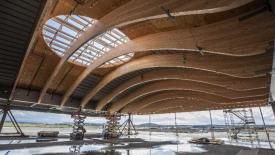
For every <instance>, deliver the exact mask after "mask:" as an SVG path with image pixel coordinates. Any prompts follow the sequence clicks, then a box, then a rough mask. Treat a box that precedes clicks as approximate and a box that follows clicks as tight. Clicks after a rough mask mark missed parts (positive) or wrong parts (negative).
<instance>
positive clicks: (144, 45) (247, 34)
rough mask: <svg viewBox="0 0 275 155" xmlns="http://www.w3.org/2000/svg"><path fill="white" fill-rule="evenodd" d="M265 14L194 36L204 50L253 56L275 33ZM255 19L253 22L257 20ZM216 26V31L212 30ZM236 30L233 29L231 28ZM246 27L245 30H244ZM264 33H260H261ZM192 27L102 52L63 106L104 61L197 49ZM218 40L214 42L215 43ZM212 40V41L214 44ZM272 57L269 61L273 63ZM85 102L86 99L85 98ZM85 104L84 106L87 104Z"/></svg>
mask: <svg viewBox="0 0 275 155" xmlns="http://www.w3.org/2000/svg"><path fill="white" fill-rule="evenodd" d="M261 16H266V15H265V14H263V15H262V14H261V15H260V16H257V18H256V17H254V18H253V19H252V20H253V21H254V22H256V23H261V24H259V25H258V24H254V25H253V24H251V23H250V22H245V23H240V22H238V21H237V20H236V19H232V20H228V21H226V22H228V23H230V24H228V25H226V26H225V22H223V23H217V24H212V25H209V26H205V27H200V28H197V29H196V31H194V32H193V33H194V34H193V36H194V37H195V38H200V39H198V43H199V44H200V46H202V47H203V48H204V53H205V54H207V50H208V52H209V51H219V52H218V53H220V54H222V53H223V54H225V53H227V54H231V55H232V54H233V55H234V54H235V55H242V56H244V55H251V54H257V53H258V54H259V53H263V52H265V51H264V49H265V47H266V46H267V44H268V42H269V41H270V40H272V39H273V36H274V34H275V30H274V22H273V21H272V19H271V18H272V16H271V15H267V16H270V19H269V18H264V17H261ZM254 22H252V23H254ZM213 28H214V29H215V31H213ZM232 29H234V31H232ZM258 29H264V30H265V32H262V33H261V34H259V33H255V31H257V30H258ZM244 30H245V31H244ZM235 35H237V36H239V37H238V39H232V36H235ZM259 35H261V36H259ZM191 36H192V35H191V34H190V31H189V30H175V31H169V32H162V33H157V34H153V35H148V36H144V37H141V38H137V39H135V40H132V41H129V42H128V43H126V44H123V45H121V46H118V47H117V48H115V49H114V50H112V51H110V52H109V53H107V54H105V55H103V56H102V57H100V58H99V59H97V60H96V61H94V62H93V63H92V64H91V65H90V66H88V67H87V68H86V69H85V70H84V71H83V72H82V73H81V75H80V76H79V77H78V78H77V79H76V81H75V82H74V83H72V85H71V86H70V88H69V89H68V90H67V91H66V92H65V94H64V96H63V99H62V102H61V105H64V104H65V103H66V101H67V100H68V98H69V97H70V95H71V94H72V93H73V91H74V90H75V89H76V88H77V86H78V85H79V84H80V83H81V82H82V81H83V80H84V79H85V78H86V77H87V76H88V75H89V74H90V73H91V72H92V71H93V70H94V69H96V68H97V67H99V66H101V65H102V64H104V63H105V62H107V61H109V60H111V59H113V58H115V57H118V56H120V55H124V54H127V53H131V52H133V53H136V52H142V51H148V50H153V49H158V50H160V49H174V50H175V49H176V50H193V51H198V50H197V46H196V44H195V43H194V41H193V37H191ZM213 40H215V44H213ZM211 42H212V43H211ZM271 61H272V60H270V62H271ZM85 102H86V101H85ZM85 104H86V103H83V104H82V105H85Z"/></svg>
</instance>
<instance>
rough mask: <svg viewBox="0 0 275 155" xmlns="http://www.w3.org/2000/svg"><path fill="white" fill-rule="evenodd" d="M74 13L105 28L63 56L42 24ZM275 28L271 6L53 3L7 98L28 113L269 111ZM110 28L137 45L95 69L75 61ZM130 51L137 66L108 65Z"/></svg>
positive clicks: (159, 0)
mask: <svg viewBox="0 0 275 155" xmlns="http://www.w3.org/2000/svg"><path fill="white" fill-rule="evenodd" d="M78 2H82V1H81V0H80V1H78ZM41 12H42V11H41ZM70 14H75V15H82V16H87V17H90V18H92V19H95V20H97V22H96V23H95V24H94V25H93V26H91V27H89V28H88V29H87V30H86V31H84V32H83V33H82V35H80V36H79V37H78V38H77V39H76V40H75V41H74V42H73V43H72V44H71V45H70V48H68V49H67V50H66V51H65V55H64V56H63V57H60V56H58V55H57V54H55V53H54V52H53V51H52V50H51V49H50V48H49V46H48V45H47V44H46V42H45V41H44V38H43V33H42V31H43V24H44V23H46V22H47V21H48V20H49V19H50V18H53V17H56V16H58V15H70ZM14 25H16V24H14ZM274 27H275V20H274V16H273V14H272V11H271V10H270V5H269V3H267V2H266V1H265V0H211V1H201V0H169V1H167V0H139V1H129V0H95V1H83V3H77V1H75V0H59V1H47V2H46V3H45V4H44V5H43V12H42V13H41V14H40V18H39V22H38V23H37V24H36V29H35V32H34V33H33V36H32V40H33V41H32V42H30V43H29V48H28V49H29V52H27V53H26V54H25V60H24V61H23V63H22V65H21V72H20V73H19V74H18V77H17V81H16V83H15V84H14V85H15V87H14V89H13V90H14V93H12V94H11V95H10V96H9V98H10V99H11V100H12V101H14V104H18V105H22V106H27V107H43V106H44V107H45V108H60V107H71V108H76V109H77V108H79V107H83V108H85V109H91V110H98V111H102V110H104V111H111V112H124V113H135V114H147V113H166V112H182V111H198V110H207V109H226V108H237V107H251V106H261V105H266V104H268V96H269V91H270V89H269V87H270V74H269V73H270V71H271V69H272V60H273V50H274V49H273V40H274V34H275V28H274ZM111 28H118V29H119V30H121V31H122V32H123V33H124V34H125V35H127V36H128V37H129V39H130V41H128V42H127V43H125V44H122V45H119V46H117V47H115V48H114V49H112V50H111V51H110V52H108V53H106V54H105V55H102V56H101V57H99V58H98V59H96V60H95V61H94V62H93V63H91V64H90V65H89V66H85V65H80V64H75V63H72V62H70V61H68V59H69V57H70V56H71V55H72V54H73V53H74V52H75V51H76V50H77V49H78V48H79V47H81V46H82V45H83V44H85V43H86V42H88V41H89V40H90V39H93V38H95V37H96V36H98V35H100V34H102V33H104V32H105V31H107V30H109V29H111ZM22 37H25V36H22ZM26 37H27V36H26ZM25 50H26V49H25ZM128 53H134V54H135V55H134V57H133V58H132V59H131V60H130V61H127V62H125V63H123V64H119V65H116V66H110V67H104V68H102V67H100V66H101V65H102V64H104V63H105V62H107V61H109V60H112V59H114V58H116V57H118V56H121V55H124V54H128ZM1 58H2V56H1ZM9 87H10V88H12V87H13V86H11V85H9Z"/></svg>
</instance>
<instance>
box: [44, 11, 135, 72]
mask: <svg viewBox="0 0 275 155" xmlns="http://www.w3.org/2000/svg"><path fill="white" fill-rule="evenodd" d="M95 22H96V20H93V19H91V18H89V17H85V16H78V15H61V16H57V17H54V18H51V19H49V20H48V21H47V22H46V23H45V24H44V26H43V37H44V40H45V42H46V43H47V45H48V46H49V47H50V48H51V49H52V50H53V51H54V52H55V53H56V54H57V55H59V56H63V55H64V53H65V51H66V50H67V49H68V48H69V47H70V46H71V44H72V42H74V41H75V40H76V39H77V38H78V37H79V36H80V35H81V34H82V33H83V32H84V31H85V30H86V29H87V28H89V27H91V26H93V25H94V24H95ZM127 41H129V38H128V37H127V36H126V35H124V34H123V33H122V32H121V31H119V30H118V29H116V28H114V29H110V30H108V31H106V32H104V33H103V34H100V35H99V36H97V37H95V38H94V39H91V40H89V41H88V42H87V43H85V44H84V45H83V46H81V47H80V48H79V49H78V50H77V51H76V52H74V53H73V54H72V56H71V57H70V58H69V61H71V62H74V63H77V64H81V65H90V63H92V62H93V61H95V60H96V59H98V58H99V57H101V56H102V55H104V54H106V53H108V52H109V51H111V50H112V49H113V48H115V47H117V46H119V45H121V44H124V43H126V42H127ZM133 56H134V54H133V53H129V54H126V55H122V56H119V57H116V58H114V59H112V60H110V61H108V62H106V63H104V64H103V65H102V66H101V67H109V66H114V65H118V64H122V63H124V62H126V61H128V60H130V59H131V58H132V57H133Z"/></svg>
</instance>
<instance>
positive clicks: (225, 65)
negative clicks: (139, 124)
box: [81, 52, 272, 106]
mask: <svg viewBox="0 0 275 155" xmlns="http://www.w3.org/2000/svg"><path fill="white" fill-rule="evenodd" d="M269 55H270V53H264V54H260V55H257V56H249V57H237V58H236V57H231V56H217V55H214V54H205V55H204V56H201V55H200V54H199V53H193V52H187V53H185V54H184V55H182V54H172V55H171V54H170V55H167V54H166V55H150V56H146V57H143V58H140V59H137V60H133V61H131V62H129V63H127V64H125V65H123V66H121V67H119V68H117V69H116V70H115V71H113V72H111V73H110V74H108V75H107V76H106V77H105V78H104V79H102V80H101V82H100V83H99V84H98V85H97V86H96V87H95V88H94V89H92V90H91V91H89V92H88V94H87V95H86V96H85V97H84V98H83V100H82V102H81V105H82V106H85V105H86V104H87V103H88V102H89V100H90V99H91V98H92V97H93V96H94V95H96V93H97V92H99V91H100V90H101V89H102V88H103V87H105V86H106V85H107V84H108V83H109V82H111V81H112V80H114V79H115V78H117V77H120V76H122V75H124V74H126V73H129V72H133V71H136V70H140V69H145V68H156V67H157V68H159V67H181V68H197V69H201V70H208V71H211V72H215V73H218V74H226V75H229V76H235V77H255V76H257V74H256V73H257V70H258V69H260V68H261V70H265V69H267V70H269V68H270V63H271V60H269V59H272V57H270V56H269ZM232 61H234V62H235V63H234V65H231V64H232ZM257 61H258V62H260V63H261V64H262V65H261V66H259V68H256V70H255V67H254V66H251V65H248V64H254V63H256V62H257ZM219 62H222V63H219ZM244 62H245V63H247V65H245V64H244ZM265 63H266V65H264V64H265ZM230 65H231V66H230ZM229 66H230V68H229ZM100 106H101V105H100Z"/></svg>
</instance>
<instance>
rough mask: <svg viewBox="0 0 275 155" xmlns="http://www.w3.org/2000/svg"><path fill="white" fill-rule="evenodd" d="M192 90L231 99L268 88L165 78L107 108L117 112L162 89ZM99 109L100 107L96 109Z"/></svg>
mask: <svg viewBox="0 0 275 155" xmlns="http://www.w3.org/2000/svg"><path fill="white" fill-rule="evenodd" d="M169 89H172V90H176V89H179V90H194V91H204V92H209V93H212V94H217V95H220V96H224V97H227V98H231V99H237V98H245V97H251V96H257V95H265V94H267V92H268V88H260V89H254V90H248V91H233V90H228V89H226V88H223V87H219V86H214V85H210V84H206V83H202V82H195V81H185V80H165V81H158V82H153V83H151V84H147V85H145V86H144V87H142V88H140V89H138V90H136V91H135V92H133V93H131V94H128V95H127V96H126V97H124V98H122V99H119V100H117V101H116V102H115V103H112V106H111V107H110V108H109V110H110V111H111V112H117V111H119V110H120V109H122V108H123V107H124V106H125V105H127V104H129V103H131V102H133V101H134V100H136V99H138V98H140V97H142V96H145V95H146V94H150V93H153V92H158V91H162V90H169ZM97 110H101V109H97Z"/></svg>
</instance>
